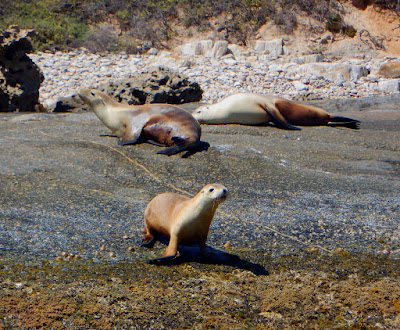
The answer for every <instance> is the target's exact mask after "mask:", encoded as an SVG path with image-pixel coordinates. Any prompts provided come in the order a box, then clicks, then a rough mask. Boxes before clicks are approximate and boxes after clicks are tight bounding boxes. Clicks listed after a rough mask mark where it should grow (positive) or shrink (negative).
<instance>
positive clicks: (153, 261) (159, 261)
mask: <svg viewBox="0 0 400 330" xmlns="http://www.w3.org/2000/svg"><path fill="white" fill-rule="evenodd" d="M175 258H176V255H174V256H168V257H160V258H154V259H149V260H147V263H149V264H152V265H168V264H172V263H173V260H175Z"/></svg>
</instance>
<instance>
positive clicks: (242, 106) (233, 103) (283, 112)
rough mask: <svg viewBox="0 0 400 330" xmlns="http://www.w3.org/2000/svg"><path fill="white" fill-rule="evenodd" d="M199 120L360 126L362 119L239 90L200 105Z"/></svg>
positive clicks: (290, 124) (287, 127) (200, 121)
mask: <svg viewBox="0 0 400 330" xmlns="http://www.w3.org/2000/svg"><path fill="white" fill-rule="evenodd" d="M193 117H195V118H196V119H197V120H198V121H199V123H200V124H243V125H261V124H266V123H269V122H272V123H274V124H275V125H276V126H278V127H280V128H285V129H292V130H295V129H299V128H297V127H295V126H293V125H302V126H320V125H328V126H343V127H348V128H354V129H358V128H359V121H358V120H355V119H351V118H346V117H338V116H332V115H330V114H329V113H328V112H326V111H325V110H323V109H321V108H318V107H314V106H312V105H304V104H300V103H296V102H292V101H289V100H286V99H283V98H281V97H277V96H268V95H260V94H253V93H239V94H234V95H231V96H228V97H227V98H225V99H223V100H222V101H221V102H218V103H216V104H212V105H206V106H202V107H200V108H198V109H197V110H196V111H195V112H194V113H193Z"/></svg>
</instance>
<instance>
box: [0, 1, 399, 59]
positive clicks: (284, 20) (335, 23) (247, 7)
mask: <svg viewBox="0 0 400 330" xmlns="http://www.w3.org/2000/svg"><path fill="white" fill-rule="evenodd" d="M343 2H349V1H328V0H321V1H314V0H299V1H295V0H279V1H275V0H231V1H224V0H214V1H205V0H201V1H192V0H152V1H130V0H122V1H117V0H103V1H95V0H86V1H77V0H72V1H66V0H58V1H51V0H39V1H16V0H3V1H2V2H1V4H0V29H5V28H7V27H8V26H9V25H19V26H20V27H22V28H32V29H35V30H36V31H37V32H38V36H39V37H38V40H36V42H35V43H36V45H35V46H36V49H39V50H44V49H67V48H74V47H80V46H85V47H86V48H88V49H90V50H92V51H94V52H100V51H115V50H124V51H127V52H128V53H135V52H139V51H141V50H146V49H148V48H149V47H152V46H156V47H166V48H168V45H169V43H170V41H171V40H173V39H174V38H176V37H177V35H178V34H182V31H184V32H183V33H187V34H188V36H189V37H190V34H192V35H193V34H195V33H196V31H197V32H204V31H212V32H215V34H216V35H218V37H219V38H224V39H226V40H228V41H229V42H232V43H239V44H242V45H245V44H246V43H247V40H249V39H250V38H251V37H252V36H254V35H255V33H256V32H257V30H258V29H259V28H260V27H261V26H262V25H264V24H265V23H267V22H270V21H272V22H274V23H275V24H276V25H277V26H279V27H280V28H281V30H282V31H283V32H284V33H286V34H291V33H293V31H295V30H296V28H297V26H298V22H297V18H296V14H295V13H298V12H299V11H301V12H303V13H304V14H305V15H308V16H309V17H312V18H314V19H317V20H319V21H320V22H325V24H326V29H328V30H331V31H333V32H340V31H342V32H344V33H346V34H348V35H349V36H351V34H353V35H354V33H355V32H356V31H355V30H354V29H352V27H349V26H345V25H344V23H343V20H342V18H341V15H342V9H343V8H342V3H343ZM350 2H351V3H352V4H353V5H354V6H356V7H357V8H361V9H364V8H366V7H367V6H368V5H373V6H376V7H377V8H386V9H390V10H394V11H397V12H400V4H399V1H397V0H377V1H371V0H352V1H350ZM179 28H180V29H179Z"/></svg>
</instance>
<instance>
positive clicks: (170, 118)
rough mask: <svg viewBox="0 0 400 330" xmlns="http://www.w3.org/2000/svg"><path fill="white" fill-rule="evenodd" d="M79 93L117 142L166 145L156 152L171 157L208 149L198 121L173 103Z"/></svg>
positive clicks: (94, 93)
mask: <svg viewBox="0 0 400 330" xmlns="http://www.w3.org/2000/svg"><path fill="white" fill-rule="evenodd" d="M78 95H79V96H80V97H81V98H82V99H83V101H84V102H86V103H87V104H88V105H89V106H90V108H91V109H92V110H93V112H94V113H95V114H96V115H97V117H98V118H99V119H100V120H101V122H102V123H103V124H104V125H106V126H107V127H108V128H109V129H110V130H111V131H112V132H113V133H114V134H115V135H116V136H117V137H119V140H118V144H119V145H126V144H135V143H140V142H149V143H152V144H156V145H159V146H168V147H169V148H166V149H164V150H161V151H159V152H158V154H165V155H168V156H170V155H175V154H177V153H179V152H182V151H187V152H186V153H185V154H184V155H183V156H182V157H187V156H189V155H190V154H193V153H195V152H197V151H203V150H207V149H208V147H209V146H210V145H209V144H208V143H207V142H203V141H200V135H201V128H200V124H199V123H198V122H197V120H196V119H194V118H193V116H192V115H191V114H190V113H188V112H186V111H185V110H183V109H181V108H179V107H176V106H174V105H170V104H154V103H153V104H145V105H125V104H122V103H118V102H117V101H115V100H113V99H112V98H111V97H110V96H108V95H106V94H104V93H101V92H99V91H97V90H94V89H87V88H81V89H80V90H79V91H78Z"/></svg>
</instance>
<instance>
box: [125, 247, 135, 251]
mask: <svg viewBox="0 0 400 330" xmlns="http://www.w3.org/2000/svg"><path fill="white" fill-rule="evenodd" d="M126 251H127V252H135V248H134V247H133V246H128V248H127V249H126Z"/></svg>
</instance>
